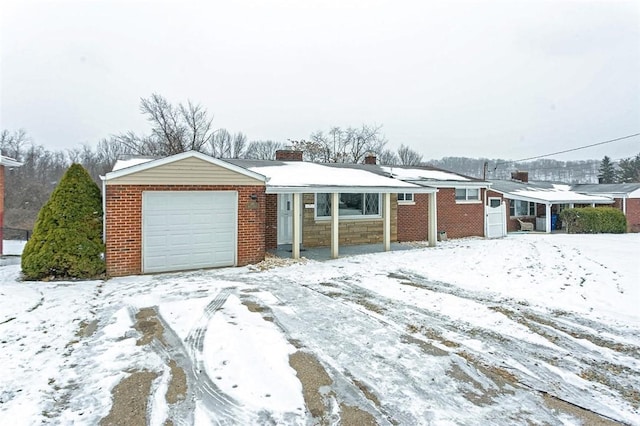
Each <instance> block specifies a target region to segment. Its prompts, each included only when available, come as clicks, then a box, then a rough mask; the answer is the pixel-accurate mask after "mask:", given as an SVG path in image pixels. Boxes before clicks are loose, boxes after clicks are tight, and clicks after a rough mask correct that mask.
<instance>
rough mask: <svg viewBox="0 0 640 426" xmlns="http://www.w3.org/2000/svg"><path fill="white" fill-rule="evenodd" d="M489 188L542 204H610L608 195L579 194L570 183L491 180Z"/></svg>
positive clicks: (611, 201)
mask: <svg viewBox="0 0 640 426" xmlns="http://www.w3.org/2000/svg"><path fill="white" fill-rule="evenodd" d="M491 182H492V187H491V190H493V191H497V192H500V193H502V194H504V195H505V196H506V198H510V199H514V200H523V201H533V202H536V203H542V204H548V203H553V204H569V203H577V204H591V203H595V204H611V203H613V200H612V199H611V198H610V197H606V196H601V195H589V194H581V193H579V192H576V191H573V190H572V189H571V186H570V185H565V184H557V183H550V182H527V183H522V182H514V181H501V180H492V181H491Z"/></svg>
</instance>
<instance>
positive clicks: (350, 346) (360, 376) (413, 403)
mask: <svg viewBox="0 0 640 426" xmlns="http://www.w3.org/2000/svg"><path fill="white" fill-rule="evenodd" d="M260 285H261V287H262V288H264V289H265V290H268V291H269V292H270V293H271V294H272V295H273V296H275V297H276V298H277V299H278V300H280V301H281V303H282V305H284V307H283V309H279V306H273V305H272V306H273V311H272V312H273V315H274V317H275V320H276V322H277V323H278V324H280V326H281V327H282V329H283V330H285V332H286V334H287V335H288V336H289V337H290V338H291V339H294V340H297V341H299V342H301V344H302V345H303V346H304V347H305V348H307V349H308V350H310V351H312V352H313V353H314V354H315V355H316V356H317V357H318V359H319V360H321V362H323V364H324V365H325V366H328V367H329V368H327V371H330V372H331V373H330V374H332V375H333V376H334V377H338V378H339V381H341V382H344V383H346V384H347V387H348V388H349V390H347V392H356V393H358V394H359V395H361V392H360V391H359V390H357V389H356V387H355V386H354V384H353V380H352V379H353V378H355V379H357V380H358V381H359V382H360V383H363V384H365V385H367V386H368V387H369V390H370V391H371V392H372V393H373V394H377V395H381V396H382V395H385V396H386V398H381V401H380V403H381V404H380V406H379V407H377V408H378V409H379V412H381V413H382V415H383V417H382V418H380V417H378V420H379V421H389V422H390V423H399V424H426V423H429V422H432V421H434V420H435V419H437V418H438V416H440V418H439V420H440V421H449V422H454V423H458V424H460V423H466V422H468V421H470V420H471V419H473V421H474V422H476V423H477V422H479V423H483V422H487V423H489V422H493V423H494V424H505V425H506V424H513V423H514V421H516V422H517V421H522V419H523V418H526V416H527V413H530V412H533V410H535V411H536V412H537V414H538V416H539V417H538V419H539V420H541V421H547V422H548V423H553V422H554V421H556V420H557V418H556V417H555V415H553V414H552V412H551V411H550V410H546V409H542V410H541V409H540V407H539V406H540V400H539V399H538V397H537V396H536V397H532V396H531V395H530V391H529V390H528V389H524V387H521V388H519V389H518V388H514V387H511V386H509V387H508V390H507V391H506V392H507V393H508V394H512V393H516V394H517V395H518V396H517V398H518V401H519V402H518V404H514V403H512V402H509V401H510V399H509V398H504V397H503V396H504V395H502V394H499V395H497V397H496V398H495V399H493V400H491V402H490V403H489V404H477V403H475V402H473V401H471V400H470V399H469V398H468V397H467V396H466V395H468V394H469V392H475V394H476V395H482V394H484V393H485V391H486V388H482V386H483V385H484V386H488V387H489V388H491V389H496V388H500V386H499V385H497V384H495V383H494V382H493V381H491V379H488V378H486V377H483V376H481V375H479V374H477V373H473V372H471V374H475V378H476V379H477V380H476V381H475V385H474V384H471V383H470V381H469V380H467V379H466V377H467V376H466V375H464V374H463V375H464V377H465V379H460V378H458V377H456V371H461V368H462V367H463V366H464V365H465V361H464V360H462V359H461V358H460V357H459V356H453V357H452V356H448V355H449V353H448V352H447V353H445V354H444V355H445V356H443V354H442V353H440V354H435V355H434V354H433V353H430V352H429V351H425V350H424V349H423V347H421V346H420V345H419V344H416V342H415V340H417V339H411V338H410V337H411V336H409V335H408V334H407V332H406V330H404V329H403V327H402V326H399V325H398V324H403V323H404V322H403V321H397V320H396V318H389V317H388V316H385V315H378V314H375V313H373V312H370V311H368V310H367V309H366V308H364V307H362V306H361V305H356V304H355V303H354V302H353V300H348V299H346V300H342V299H341V297H340V296H339V295H336V294H330V295H327V294H324V292H329V293H331V292H335V290H336V289H339V287H340V286H339V285H338V286H337V287H330V288H326V287H324V288H323V286H322V285H321V284H317V285H310V286H300V285H299V284H298V283H296V282H295V281H292V280H289V279H286V278H282V277H278V278H277V280H276V281H274V282H268V281H266V280H263V281H261V283H260ZM323 290H324V292H323ZM347 290H348V289H347ZM347 293H349V292H347ZM357 293H358V294H357V295H358V296H359V297H361V296H362V294H364V293H366V292H365V291H358V292H357ZM327 298H329V299H331V300H332V301H333V302H334V303H327ZM390 302H393V301H390ZM385 303H386V301H385ZM381 305H384V303H381ZM292 307H295V308H294V309H292ZM398 309H399V311H400V312H403V313H407V311H406V310H404V309H401V308H398ZM408 313H409V314H411V312H408ZM414 314H415V313H414ZM399 315H402V313H401V314H399ZM338 324H339V326H337V325H338ZM318 330H324V331H318ZM328 330H330V331H329V332H327V331H328ZM396 354H399V356H398V355H396ZM467 370H470V369H468V368H467ZM478 386H479V387H480V388H481V389H479V388H478ZM394 395H402V398H400V399H398V398H396V397H394ZM369 403H370V402H369ZM453 407H456V408H455V409H454V408H453ZM497 412H501V413H508V416H506V415H505V416H504V417H501V418H499V419H497V418H496V413H497ZM442 416H444V417H442Z"/></svg>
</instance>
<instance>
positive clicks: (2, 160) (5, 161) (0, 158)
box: [0, 155, 22, 167]
mask: <svg viewBox="0 0 640 426" xmlns="http://www.w3.org/2000/svg"><path fill="white" fill-rule="evenodd" d="M0 165H2V166H9V167H20V166H22V163H21V162H19V161H18V160H14V159H13V158H11V157H5V156H4V155H0Z"/></svg>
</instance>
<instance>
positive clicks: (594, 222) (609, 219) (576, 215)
mask: <svg viewBox="0 0 640 426" xmlns="http://www.w3.org/2000/svg"><path fill="white" fill-rule="evenodd" d="M560 219H561V220H562V221H563V222H564V223H566V224H567V232H568V233H570V234H603V233H609V234H622V233H624V232H626V231H627V218H626V217H625V216H624V213H622V211H620V210H618V209H616V208H614V207H583V208H578V209H565V210H563V211H562V212H561V213H560Z"/></svg>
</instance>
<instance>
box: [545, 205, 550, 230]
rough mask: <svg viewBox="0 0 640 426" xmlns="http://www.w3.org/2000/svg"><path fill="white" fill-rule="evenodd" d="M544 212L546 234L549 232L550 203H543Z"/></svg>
mask: <svg viewBox="0 0 640 426" xmlns="http://www.w3.org/2000/svg"><path fill="white" fill-rule="evenodd" d="M544 207H545V209H544V214H545V218H544V221H545V224H544V226H545V230H546V232H547V234H549V233H551V204H545V206H544Z"/></svg>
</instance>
